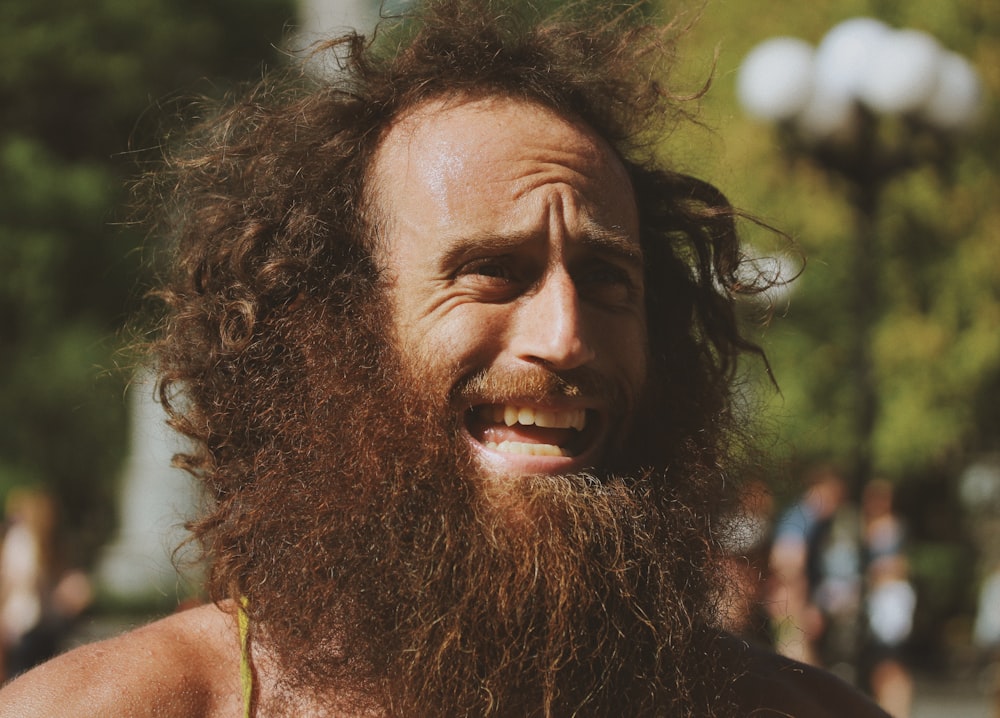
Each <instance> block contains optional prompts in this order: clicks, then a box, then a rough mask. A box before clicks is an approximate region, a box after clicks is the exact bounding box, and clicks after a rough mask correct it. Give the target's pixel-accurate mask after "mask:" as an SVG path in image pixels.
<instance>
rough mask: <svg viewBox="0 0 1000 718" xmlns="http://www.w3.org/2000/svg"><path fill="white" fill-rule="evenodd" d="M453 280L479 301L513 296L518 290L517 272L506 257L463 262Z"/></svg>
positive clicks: (505, 298) (494, 300)
mask: <svg viewBox="0 0 1000 718" xmlns="http://www.w3.org/2000/svg"><path fill="white" fill-rule="evenodd" d="M455 281H456V282H458V283H459V284H460V285H461V286H462V287H464V288H465V289H466V290H467V291H469V292H471V293H473V294H475V295H477V296H478V298H479V299H480V300H481V301H487V302H496V301H505V300H507V299H511V298H513V296H515V295H516V293H517V291H518V286H519V281H518V273H517V271H516V268H515V267H514V265H513V262H512V261H511V260H510V259H509V258H507V257H503V256H501V257H480V258H477V259H472V260H469V261H467V262H465V263H464V264H463V265H462V266H461V267H460V268H459V270H458V271H457V272H456V274H455Z"/></svg>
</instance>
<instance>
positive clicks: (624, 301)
mask: <svg viewBox="0 0 1000 718" xmlns="http://www.w3.org/2000/svg"><path fill="white" fill-rule="evenodd" d="M575 282H576V285H577V290H578V291H579V292H580V296H581V297H582V298H583V299H585V300H588V301H591V302H594V303H596V304H603V305H608V306H626V305H630V304H632V303H635V302H636V301H637V298H638V296H639V295H640V294H641V289H642V287H641V281H638V280H637V279H636V278H635V277H633V272H632V271H630V270H629V268H627V267H624V266H621V265H619V264H616V263H615V262H612V261H608V260H595V261H592V262H588V263H587V264H586V265H584V266H583V267H581V268H579V270H578V271H577V273H576V277H575Z"/></svg>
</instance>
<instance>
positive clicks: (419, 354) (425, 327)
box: [396, 304, 504, 382]
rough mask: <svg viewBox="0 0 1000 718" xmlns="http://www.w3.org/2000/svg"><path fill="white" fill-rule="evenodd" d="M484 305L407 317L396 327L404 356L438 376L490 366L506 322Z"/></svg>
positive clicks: (457, 376)
mask: <svg viewBox="0 0 1000 718" xmlns="http://www.w3.org/2000/svg"><path fill="white" fill-rule="evenodd" d="M490 309H491V307H488V306H483V305H474V304H469V305H463V306H458V307H455V308H454V309H452V310H451V311H449V312H447V313H445V314H442V315H441V316H425V317H418V318H414V319H413V320H412V321H407V320H406V315H405V313H404V314H403V315H402V316H401V322H400V323H399V324H398V325H397V328H396V346H397V347H398V349H399V350H400V351H401V352H402V353H403V358H404V360H407V361H408V362H409V363H411V364H419V365H422V366H423V367H425V371H430V372H431V373H433V375H434V376H435V377H437V378H438V380H439V381H440V380H443V379H444V377H450V378H451V381H452V382H453V381H455V380H457V379H458V378H460V377H461V376H463V375H465V374H467V373H470V372H473V371H478V370H480V369H482V368H483V367H485V366H488V365H489V364H490V363H492V361H493V360H494V359H495V357H496V355H497V351H498V346H499V345H500V344H501V342H502V339H501V338H502V336H503V334H504V322H503V321H501V318H500V317H498V316H496V315H497V314H498V313H497V312H491V311H489V310H490Z"/></svg>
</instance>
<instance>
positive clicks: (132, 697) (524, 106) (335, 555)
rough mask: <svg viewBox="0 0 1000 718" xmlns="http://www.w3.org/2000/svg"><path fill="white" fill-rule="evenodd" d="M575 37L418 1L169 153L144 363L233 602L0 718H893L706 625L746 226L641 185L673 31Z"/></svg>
mask: <svg viewBox="0 0 1000 718" xmlns="http://www.w3.org/2000/svg"><path fill="white" fill-rule="evenodd" d="M574 12H575V9H574V8H573V7H570V8H569V9H568V10H565V11H564V13H563V16H562V18H561V19H559V21H558V22H556V21H554V20H538V21H536V20H532V19H530V18H522V17H521V16H519V15H518V13H517V12H515V11H514V10H512V9H511V8H509V7H506V6H504V5H502V4H501V3H495V2H484V1H482V0H479V1H477V2H472V1H470V0H445V1H443V2H432V3H428V4H426V5H425V6H424V7H423V8H422V10H421V11H420V13H419V17H416V18H412V19H410V20H409V21H407V22H405V23H403V24H402V25H401V27H400V28H399V31H398V32H395V33H390V34H389V35H388V36H384V37H381V38H380V39H379V42H377V43H376V44H375V45H373V46H371V47H366V46H365V45H364V43H362V42H361V40H359V39H357V38H354V39H348V40H345V41H343V42H342V43H339V44H338V43H335V44H333V45H332V46H331V47H330V48H329V51H330V52H331V53H333V54H334V55H335V56H336V57H338V58H339V61H340V63H341V64H342V65H343V67H344V69H343V71H342V72H340V73H339V74H338V75H337V77H336V78H335V79H333V80H329V79H328V80H325V81H315V80H314V81H309V82H305V83H304V84H305V86H303V83H301V82H300V83H292V85H291V86H287V85H284V86H281V87H280V88H278V89H272V90H259V91H258V92H257V93H256V94H254V95H252V96H251V97H250V98H249V99H247V100H246V101H245V102H243V103H241V104H239V105H237V106H236V107H234V108H232V109H230V110H229V111H227V112H225V113H223V114H221V115H220V116H218V117H217V118H216V119H214V120H211V121H210V122H209V123H208V124H207V126H206V127H205V128H204V129H203V131H202V132H201V134H200V135H198V136H196V138H195V139H194V140H192V141H191V144H190V146H189V148H188V149H187V150H185V153H184V154H183V155H182V156H179V157H175V158H174V160H173V164H172V171H171V173H170V174H168V175H167V179H166V180H165V181H164V182H163V183H161V184H159V185H156V187H155V188H156V189H158V191H159V194H158V196H160V197H163V198H166V200H167V203H168V207H167V210H168V211H167V212H166V217H167V218H168V219H169V221H170V228H171V231H172V232H173V235H174V239H175V241H176V243H177V245H176V246H177V256H176V257H175V260H174V263H173V266H174V268H175V274H174V276H173V277H172V278H171V280H170V281H169V282H168V283H167V284H165V285H164V288H163V289H162V290H161V292H160V296H161V297H162V298H163V300H164V301H165V303H166V306H167V307H168V314H167V320H166V322H165V325H164V327H163V331H162V334H161V336H160V339H159V340H158V342H157V345H156V347H155V348H156V351H157V353H156V356H157V359H158V361H159V368H160V371H161V380H160V381H161V398H162V399H163V401H164V403H165V405H166V406H167V407H168V408H169V410H170V411H171V414H172V421H173V424H174V426H176V427H177V428H178V429H179V430H180V431H182V432H183V433H185V434H186V435H187V436H189V437H191V438H192V439H194V440H195V441H196V442H197V445H198V447H199V449H198V450H197V451H195V452H193V453H192V454H191V455H190V456H187V457H185V458H184V459H183V461H184V465H185V466H187V467H188V468H189V469H190V470H191V471H192V472H194V473H195V474H196V475H197V476H199V477H200V478H201V479H202V480H203V481H204V483H205V486H206V489H207V491H208V493H209V497H210V499H211V500H212V504H211V506H210V508H209V510H208V512H207V514H206V515H205V516H203V517H201V518H199V519H198V520H197V521H194V522H193V523H192V529H193V531H194V533H195V536H196V537H197V538H198V539H199V541H200V542H201V544H202V545H203V546H204V548H205V551H206V555H207V558H208V560H209V565H210V575H209V582H208V583H209V591H210V594H211V597H212V598H213V600H214V603H213V604H211V605H207V606H204V607H200V608H196V609H191V610H188V611H185V612H182V613H179V614H177V615H174V616H171V617H169V618H166V619H164V620H161V621H159V622H156V623H153V624H151V625H149V626H147V627H145V628H141V629H139V630H138V631H135V632H133V633H130V634H127V635H125V636H122V637H118V638H115V639H112V640H111V641H108V642H104V643H98V644H96V645H91V646H85V647H83V648H80V649H77V650H76V651H73V652H70V653H69V654H67V655H65V656H63V657H61V658H59V659H57V660H56V661H54V662H52V663H50V664H48V665H46V666H43V667H41V668H39V669H37V670H36V671H35V672H34V673H32V674H29V675H28V676H26V677H25V678H23V679H21V680H20V681H18V682H15V683H13V684H12V685H11V686H9V687H8V688H7V689H6V691H4V692H3V693H2V694H0V716H10V715H19V716H21V715H127V716H234V717H235V716H241V715H256V716H355V715H372V716H407V717H409V716H563V715H566V716H569V715H581V716H621V715H637V716H639V715H642V716H645V715H664V716H666V715H669V716H710V715H750V714H753V715H755V716H756V715H794V716H827V715H831V716H832V715H860V716H865V715H881V714H880V713H879V712H878V711H877V709H875V708H873V707H871V705H870V704H869V703H868V702H867V701H866V700H865V699H863V698H861V697H859V696H857V695H855V694H854V693H853V692H852V691H850V690H849V689H848V688H846V687H845V686H843V685H842V684H840V683H839V682H837V681H836V680H835V679H833V678H830V677H828V676H826V674H823V673H820V672H818V671H815V670H814V669H809V668H806V667H803V666H800V665H798V664H795V663H792V662H790V661H788V660H786V659H778V658H776V657H771V656H766V655H758V654H756V653H754V652H753V651H752V650H751V649H750V648H749V647H747V646H746V645H744V644H742V643H740V642H738V641H736V640H735V639H732V638H730V637H727V636H725V635H722V634H721V633H720V632H719V631H717V630H715V629H713V628H712V626H711V617H712V605H713V602H714V601H715V600H717V599H716V597H717V596H718V595H719V592H718V585H717V583H716V576H717V575H719V573H718V569H717V568H716V563H717V562H716V555H717V551H716V545H717V543H718V541H719V537H717V536H716V535H715V533H714V532H713V526H714V525H715V523H714V522H715V521H716V519H717V518H718V515H719V513H720V511H723V510H725V509H726V508H727V506H728V504H727V493H726V492H727V490H728V486H729V485H730V483H731V480H730V479H729V478H728V477H726V476H725V475H724V469H723V466H724V462H725V460H726V449H727V447H729V445H730V444H731V443H732V442H733V441H734V440H735V438H736V436H737V435H736V433H735V426H734V422H732V411H731V403H730V389H729V384H730V379H731V375H732V371H733V365H734V362H735V360H736V357H737V355H738V354H739V353H740V352H741V351H742V350H745V349H752V347H751V345H749V344H748V343H747V342H745V341H744V340H743V339H742V338H741V337H740V335H739V333H738V331H737V328H736V323H735V320H734V314H733V309H732V301H733V298H732V294H731V292H732V290H733V289H734V286H735V283H736V282H735V270H736V268H737V262H738V257H739V254H738V247H737V242H736V237H735V234H734V231H733V217H734V212H733V211H732V209H731V208H730V207H729V206H728V205H727V204H726V203H725V201H724V199H723V198H722V197H721V196H720V195H719V194H718V192H716V191H715V190H714V189H713V188H711V187H709V186H707V185H705V184H704V183H701V182H699V181H697V180H694V179H691V178H688V177H685V176H683V175H680V174H676V173H672V172H669V171H667V170H665V169H662V168H660V167H658V166H657V165H656V164H655V163H653V162H652V161H651V160H649V161H642V160H641V155H642V150H643V148H644V147H645V145H646V143H648V139H649V137H650V136H651V135H649V134H644V133H646V132H647V131H649V130H651V129H653V128H652V121H653V120H656V119H663V120H666V121H668V122H669V121H671V118H675V117H677V116H678V115H679V113H680V110H679V109H678V107H677V106H676V104H675V103H674V101H673V100H672V99H671V97H670V94H669V92H667V90H666V88H665V87H664V86H662V85H661V84H659V82H660V80H662V74H661V72H660V71H661V70H662V69H663V68H662V67H660V66H659V64H658V62H659V61H658V60H657V59H656V58H661V57H664V56H665V54H666V51H667V50H668V49H669V48H668V46H667V45H666V43H665V41H663V40H662V38H661V36H660V34H659V33H657V32H655V31H654V30H652V29H650V28H643V27H638V26H631V27H625V26H623V24H622V23H623V21H622V20H621V18H618V19H617V20H616V19H615V14H616V12H617V11H615V12H612V13H611V14H610V15H609V16H607V17H603V16H600V17H598V16H587V17H583V18H580V19H579V20H575V21H574V20H573V18H572V17H571V16H572V15H573V13H574ZM626 15H627V14H626ZM654 77H656V78H660V79H658V80H653V79H651V78H654ZM664 113H669V114H664Z"/></svg>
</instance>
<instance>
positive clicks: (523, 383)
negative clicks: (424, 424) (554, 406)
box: [449, 366, 627, 412]
mask: <svg viewBox="0 0 1000 718" xmlns="http://www.w3.org/2000/svg"><path fill="white" fill-rule="evenodd" d="M512 397H513V398H517V399H527V400H534V401H538V402H543V401H544V400H546V399H551V398H568V399H579V398H586V399H595V400H597V401H599V402H600V403H602V404H604V405H606V406H608V407H609V408H610V409H611V410H612V412H619V411H620V412H624V411H625V410H626V409H627V401H626V398H625V397H626V393H625V391H624V389H623V388H622V387H621V386H620V385H619V384H617V383H616V382H614V381H612V380H611V379H609V378H608V377H607V376H605V375H604V374H602V373H601V372H598V371H596V370H594V369H592V368H590V367H577V368H574V369H569V370H566V371H559V372H556V371H552V370H549V369H546V368H544V367H541V366H527V367H523V368H519V369H512V368H509V367H506V368H499V367H490V368H484V369H480V370H478V371H476V372H475V373H473V374H471V375H469V376H467V377H464V378H463V379H461V380H459V381H458V382H457V383H456V384H455V386H454V387H452V390H451V396H450V397H449V398H450V400H451V402H452V404H453V405H456V404H459V405H467V404H480V403H486V404H501V403H503V402H505V401H508V400H509V399H511V398H512Z"/></svg>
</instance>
